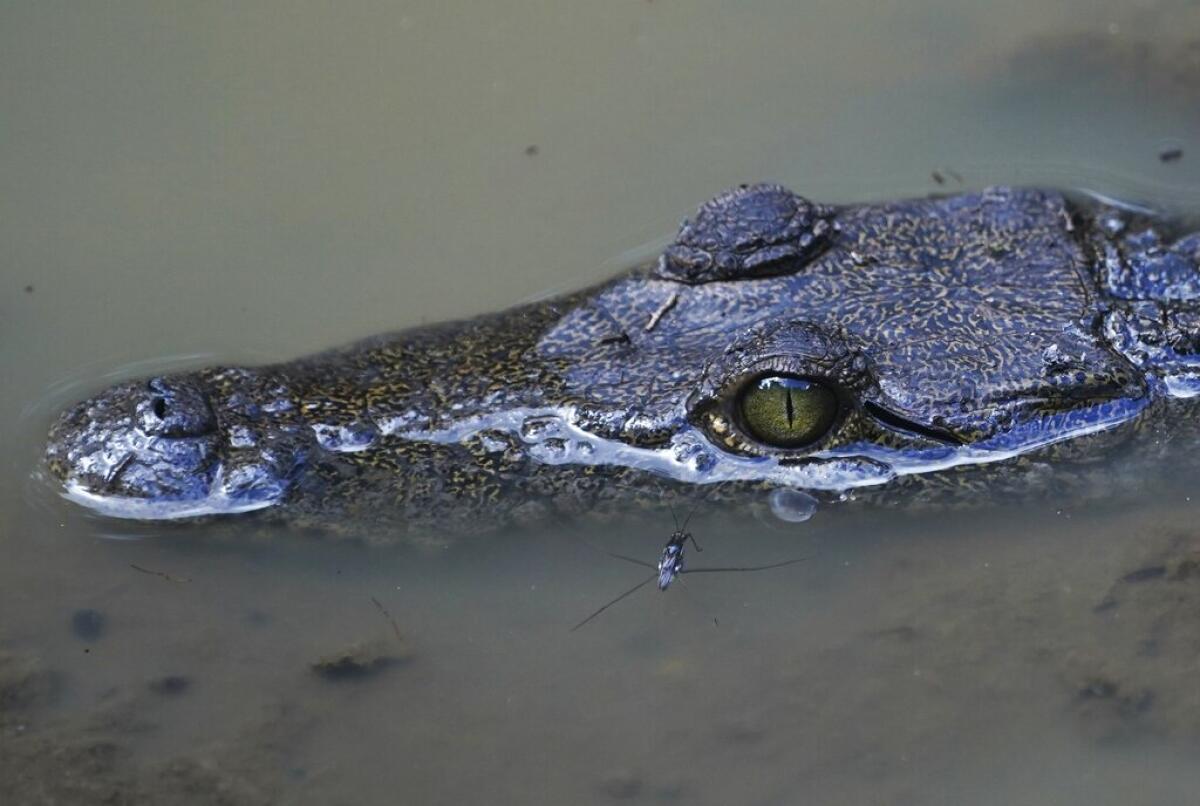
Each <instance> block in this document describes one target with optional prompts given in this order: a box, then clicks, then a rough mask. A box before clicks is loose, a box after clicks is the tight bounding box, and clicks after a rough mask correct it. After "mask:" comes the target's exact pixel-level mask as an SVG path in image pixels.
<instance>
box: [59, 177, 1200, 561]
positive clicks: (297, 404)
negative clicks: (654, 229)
mask: <svg viewBox="0 0 1200 806" xmlns="http://www.w3.org/2000/svg"><path fill="white" fill-rule="evenodd" d="M1198 265H1200V232H1196V231H1190V232H1189V230H1188V229H1187V228H1186V227H1185V226H1184V225H1183V223H1182V222H1179V221H1173V220H1168V219H1163V218H1158V217H1154V216H1151V215H1148V214H1147V213H1146V212H1145V211H1142V210H1136V209H1126V208H1121V207H1117V206H1113V205H1111V204H1106V203H1102V202H1099V201H1096V200H1094V199H1090V198H1085V197H1082V196H1071V195H1065V194H1061V193H1058V192H1054V191H1049V190H1036V189H1020V188H989V189H986V190H983V191H981V192H971V193H963V194H959V195H950V196H941V197H932V198H919V199H910V200H903V201H896V202H883V203H867V204H850V205H842V206H830V205H823V204H817V203H813V202H810V201H808V200H807V199H804V198H803V197H801V196H799V195H797V194H795V193H793V192H791V191H789V190H787V189H785V188H782V187H779V186H776V185H752V186H744V187H739V188H736V189H734V190H732V191H729V192H727V193H724V194H721V195H720V196H718V197H716V198H715V199H713V200H712V201H710V202H708V203H706V204H705V205H703V206H702V207H701V208H700V210H699V211H698V213H697V214H696V216H695V217H694V218H693V219H692V220H691V221H688V222H685V223H684V225H683V226H682V228H681V229H680V231H679V233H678V235H677V237H676V239H675V241H674V242H673V243H672V244H671V245H670V246H669V247H667V249H666V250H665V251H664V252H663V254H662V255H661V256H660V258H659V259H658V260H656V261H654V262H653V263H650V264H648V265H644V266H640V267H637V268H635V269H633V270H631V271H629V272H627V273H625V274H622V275H620V276H618V277H616V278H615V279H613V280H611V281H609V282H606V283H603V284H601V285H599V286H596V287H593V288H589V289H586V290H583V291H578V292H575V293H572V294H568V295H566V296H562V297H558V298H555V299H549V300H546V301H542V302H536V303H533V304H529V305H525V306H522V307H518V308H514V309H512V310H509V311H505V312H502V313H498V314H492V315H487V316H482V317H479V318H476V319H471V320H468V321H461V322H450V323H445V324H438V325H433V326H429V327H420V328H416V329H412V330H407V331H403V332H400V333H395V334H389V335H383V336H377V337H375V338H371V339H367V340H365V341H362V342H360V343H358V344H355V345H351V346H349V347H345V348H342V349H338V350H334V351H331V352H327V353H323V354H320V355H316V356H313V357H308V358H301V359H298V360H295V361H292V362H290V363H283V364H275V365H268V366H260V367H213V368H210V369H202V370H199V371H194V372H185V373H179V374H172V375H165V376H160V377H155V378H151V379H148V380H145V379H142V380H131V381H127V382H124V383H120V384H118V385H116V386H114V387H112V388H110V389H108V390H106V391H104V392H101V393H100V394H98V395H96V396H95V397H92V398H90V399H88V400H86V401H83V402H82V403H79V404H78V405H76V406H73V407H71V408H70V409H69V410H68V411H66V412H65V413H63V415H62V416H61V417H60V418H59V420H58V421H57V423H56V424H55V425H54V426H53V429H52V430H51V433H50V438H49V443H48V446H47V449H46V466H47V467H48V469H49V474H50V475H51V476H52V477H53V479H55V480H56V483H58V484H60V485H61V490H62V492H63V493H64V494H65V495H66V496H67V497H69V498H70V499H72V500H74V501H76V502H78V503H80V504H82V505H84V506H87V507H90V508H92V509H94V510H96V511H98V512H100V513H103V514H105V515H110V516H115V517H121V518H141V519H180V518H192V517H197V516H207V515H215V514H231V513H244V512H250V511H254V512H256V513H257V517H263V518H278V519H285V520H288V521H290V522H293V523H299V524H318V525H331V524H333V525H336V524H341V523H381V524H387V525H388V526H389V529H388V530H387V533H388V534H391V535H402V534H405V533H406V532H408V533H412V532H428V531H430V530H437V531H438V532H454V531H457V532H466V531H479V530H484V529H492V528H496V527H500V526H504V525H506V524H527V523H531V522H533V521H537V520H540V519H543V518H546V517H550V516H564V515H566V516H575V515H579V514H581V513H585V512H591V511H625V510H627V509H628V508H629V507H631V506H634V505H637V504H642V503H646V504H651V505H654V504H656V503H657V502H658V501H661V500H662V499H663V497H664V496H666V495H675V494H683V495H690V496H693V497H694V496H696V495H698V494H700V491H702V490H704V489H708V488H711V487H714V486H719V487H720V490H721V492H720V495H719V496H718V497H717V498H716V499H714V500H719V501H720V503H722V504H723V505H732V504H733V503H734V502H737V501H744V500H746V499H750V500H762V499H763V498H764V497H766V496H770V495H771V494H772V493H773V492H777V491H785V492H786V491H792V490H795V491H806V493H807V494H810V495H812V496H815V497H817V498H819V499H820V500H821V501H822V502H828V501H833V500H839V499H842V498H845V497H847V496H853V497H857V498H867V499H873V500H882V501H888V502H900V503H905V504H909V503H913V502H923V501H938V502H940V501H948V500H949V501H972V500H979V499H987V500H992V499H993V498H995V497H997V496H1000V495H1012V496H1025V495H1029V494H1032V493H1037V494H1043V495H1044V494H1051V495H1053V494H1055V493H1056V492H1060V491H1062V490H1064V489H1069V488H1072V487H1076V488H1079V489H1085V490H1092V491H1096V490H1100V491H1103V490H1107V489H1110V488H1112V487H1114V485H1116V486H1119V485H1123V484H1128V483H1131V482H1132V483H1134V484H1136V483H1138V481H1139V479H1143V480H1144V479H1145V478H1146V475H1145V474H1144V473H1143V472H1142V471H1141V469H1144V468H1153V467H1155V466H1156V465H1159V464H1161V457H1162V455H1163V452H1164V451H1165V450H1166V445H1167V443H1168V442H1170V441H1171V440H1168V439H1163V438H1160V437H1162V434H1163V431H1164V429H1169V430H1170V434H1171V436H1172V438H1173V439H1174V440H1175V441H1176V442H1177V443H1178V442H1179V441H1180V440H1181V439H1183V440H1186V439H1189V438H1191V437H1192V436H1193V435H1194V434H1195V430H1196V423H1197V422H1200V417H1198V416H1197V414H1198V413H1200V412H1198V411H1197V405H1198V404H1197V403H1196V399H1197V398H1196V395H1197V394H1198V393H1200V273H1198V271H1197V267H1198ZM1102 455H1116V456H1120V457H1121V459H1122V460H1121V461H1120V462H1116V463H1112V462H1096V461H1094V460H1095V459H1096V458H1097V457H1099V456H1102ZM1076 460H1082V461H1076ZM1060 468H1067V470H1066V471H1060ZM1114 469H1115V470H1114ZM773 500H776V499H773ZM777 500H783V499H782V498H778V496H777ZM669 545H670V544H669ZM678 550H679V551H680V552H682V543H680V544H679V546H678Z"/></svg>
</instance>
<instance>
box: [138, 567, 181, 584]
mask: <svg viewBox="0 0 1200 806" xmlns="http://www.w3.org/2000/svg"><path fill="white" fill-rule="evenodd" d="M129 567H130V568H132V569H133V570H134V571H141V572H142V573H143V574H149V575H150V576H155V577H162V578H163V579H165V580H166V581H167V582H191V581H192V580H191V578H190V577H177V576H174V575H172V574H166V573H163V572H162V571H152V570H151V569H149V568H142V567H141V566H140V565H137V564H135V563H130V564H129Z"/></svg>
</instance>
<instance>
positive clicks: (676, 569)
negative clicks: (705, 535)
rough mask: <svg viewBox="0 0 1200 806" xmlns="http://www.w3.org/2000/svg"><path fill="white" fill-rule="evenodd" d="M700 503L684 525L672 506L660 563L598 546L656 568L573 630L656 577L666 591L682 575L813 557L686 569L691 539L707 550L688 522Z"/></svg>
mask: <svg viewBox="0 0 1200 806" xmlns="http://www.w3.org/2000/svg"><path fill="white" fill-rule="evenodd" d="M700 503H702V502H697V504H696V505H695V506H693V507H692V509H691V511H690V512H688V514H687V517H685V518H684V519H683V523H682V524H680V522H679V519H678V518H677V517H675V510H674V508H673V507H672V508H671V517H672V518H674V520H675V531H673V532H672V533H671V536H670V537H669V538H667V542H666V545H664V546H663V549H662V553H661V554H659V557H658V563H657V565H655V564H652V563H648V562H646V561H645V560H639V559H637V558H636V557H630V556H628V555H625V554H617V553H615V552H612V551H608V550H607V549H598V550H599V551H602V552H604V553H605V554H607V555H608V556H610V557H615V558H616V559H618V560H624V561H625V562H629V563H633V564H634V565H640V566H642V567H644V568H652V569H654V574H652V575H651V576H648V577H646V578H645V579H643V580H642V581H641V582H639V583H638V584H636V585H634V586H633V587H632V588H630V589H629V590H627V591H625V592H624V593H622V594H621V595H619V596H617V597H616V598H614V599H610V600H609V601H608V602H606V603H605V604H604V605H603V606H601V607H600V608H598V609H597V610H595V611H593V612H592V614H591V615H589V616H588V617H587V618H585V619H584V620H583V621H581V622H579V623H578V624H576V625H575V626H574V627H572V628H571V632H574V631H575V630H578V629H579V628H580V627H582V626H583V625H585V624H587V623H588V622H589V621H591V620H592V619H594V618H596V616H599V615H600V614H601V613H603V612H604V611H605V610H607V609H608V608H610V607H612V606H613V605H615V604H616V603H617V602H619V601H621V600H622V599H624V598H625V597H627V596H630V595H632V594H634V593H636V592H637V591H638V590H640V589H641V588H643V587H645V585H646V584H647V583H648V582H650V581H651V580H654V579H657V580H658V589H659V590H660V591H665V590H666V589H667V588H669V587H670V586H671V583H672V582H674V581H675V578H676V577H678V576H680V575H682V574H703V573H725V572H729V571H766V570H768V569H770V568H782V567H783V566H785V565H794V564H796V563H799V562H804V561H805V560H807V559H809V558H808V557H795V558H793V559H791V560H783V561H782V562H777V563H768V564H767V565H747V566H728V567H723V568H711V567H710V568H685V566H684V548H685V547H686V545H687V543H688V541H691V543H692V545H693V546H695V548H696V551H703V549H701V548H700V544H699V543H697V542H696V538H695V537H694V536H693V535H692V533H691V532H689V531H688V524H689V523H690V522H691V520H692V515H694V514H695V513H696V509H697V508H698V507H699V505H700Z"/></svg>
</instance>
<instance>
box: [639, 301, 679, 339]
mask: <svg viewBox="0 0 1200 806" xmlns="http://www.w3.org/2000/svg"><path fill="white" fill-rule="evenodd" d="M676 302H679V294H671V296H669V297H667V299H666V301H665V302H664V303H663V304H662V305H659V306H658V310H657V311H655V312H654V313H652V314H650V321H649V322H647V323H646V332H647V333H649V332H650V331H651V330H654V327H655V325H657V324H658V320H659V319H662V318H663V317H664V316H666V315H667V311H669V310H671V309H672V308H674V307H675V303H676Z"/></svg>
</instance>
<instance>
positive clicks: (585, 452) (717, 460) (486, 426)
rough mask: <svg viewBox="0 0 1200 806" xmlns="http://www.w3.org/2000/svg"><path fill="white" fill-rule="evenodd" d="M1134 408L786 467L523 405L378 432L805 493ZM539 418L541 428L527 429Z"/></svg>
mask: <svg viewBox="0 0 1200 806" xmlns="http://www.w3.org/2000/svg"><path fill="white" fill-rule="evenodd" d="M1131 403H1132V404H1136V405H1131V409H1125V410H1118V411H1115V412H1113V413H1112V414H1111V415H1110V416H1109V417H1107V418H1105V419H1101V420H1097V421H1095V422H1090V423H1086V424H1083V425H1079V426H1076V427H1074V428H1068V429H1063V430H1060V431H1055V430H1054V429H1053V428H1048V429H1047V431H1046V434H1045V435H1044V436H1042V437H1040V438H1033V439H1030V440H1029V441H1028V442H1025V443H1023V444H1021V445H1019V446H1016V447H1013V448H1005V449H995V448H991V449H989V448H979V447H972V446H969V445H968V446H962V447H955V448H945V449H943V450H934V451H927V452H924V453H922V454H920V455H916V454H913V453H908V454H906V453H904V452H902V451H893V450H889V449H886V448H881V447H878V446H875V445H854V446H849V447H847V448H844V449H841V450H832V451H818V452H816V453H813V454H811V455H810V456H809V457H808V459H810V460H811V461H808V462H804V463H802V464H780V462H779V460H778V459H776V458H775V457H769V456H765V457H764V456H741V455H738V454H732V453H725V452H723V451H721V450H719V449H717V448H715V447H714V446H713V445H712V443H711V442H709V440H708V439H707V438H706V437H705V436H704V434H703V433H702V432H701V431H699V430H698V429H696V428H694V427H692V426H690V425H687V426H684V427H683V428H682V430H681V431H680V432H679V433H677V434H676V435H675V436H674V437H672V439H671V441H670V444H669V445H668V446H666V447H663V448H644V447H637V446H634V445H628V444H626V443H624V442H621V441H619V440H612V439H604V438H602V437H598V436H596V435H595V434H592V433H590V432H588V431H585V430H583V429H582V428H579V427H578V426H576V425H575V424H574V423H573V420H574V417H575V414H576V410H575V409H574V407H570V406H567V407H562V408H540V409H535V408H519V409H513V410H509V411H503V412H499V413H495V414H485V415H479V416H476V417H469V418H465V419H463V420H459V421H458V422H454V423H451V424H449V425H447V426H445V427H443V428H440V429H436V430H421V429H410V430H397V429H391V428H388V424H381V425H380V431H381V433H385V434H396V435H398V436H400V437H402V438H404V439H407V440H412V441H417V442H434V443H440V444H454V443H459V442H462V441H463V440H465V439H467V438H469V437H472V436H475V435H477V434H479V433H480V432H483V431H500V432H504V433H508V434H511V435H512V436H514V437H516V438H517V439H519V440H520V441H521V442H522V443H524V445H525V450H526V452H527V453H528V455H529V456H530V457H531V458H533V459H536V460H537V461H539V462H541V463H543V464H547V465H569V464H594V465H616V466H623V467H633V468H637V469H639V470H645V471H647V472H650V473H656V474H658V475H660V476H666V477H668V478H672V479H675V480H677V481H682V482H686V483H690V484H716V483H719V482H725V481H769V482H772V483H775V484H778V485H780V486H785V487H793V488H799V489H807V490H823V491H832V492H844V491H848V490H852V489H856V488H860V487H874V486H878V485H881V484H886V483H887V482H889V481H891V480H893V479H895V478H897V477H900V476H910V475H918V474H924V473H932V472H936V471H941V470H949V469H952V468H955V467H960V466H963V465H984V464H992V463H994V462H1002V461H1005V460H1007V459H1012V458H1014V457H1016V456H1020V455H1022V454H1025V453H1029V452H1030V451H1034V450H1037V449H1039V448H1044V447H1047V446H1049V445H1053V444H1056V443H1060V442H1066V441H1069V440H1072V439H1076V438H1079V437H1083V436H1088V435H1090V434H1096V433H1100V432H1102V431H1108V430H1110V429H1112V428H1116V427H1117V426H1119V425H1121V424H1122V423H1125V422H1128V421H1129V420H1130V419H1132V418H1133V417H1135V416H1136V415H1137V414H1138V413H1140V412H1141V411H1142V410H1143V409H1144V408H1145V406H1147V405H1149V399H1148V398H1145V399H1143V400H1141V401H1132V402H1131ZM529 421H536V424H537V427H536V428H526V427H525V426H526V424H527V423H528V422H529Z"/></svg>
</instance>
